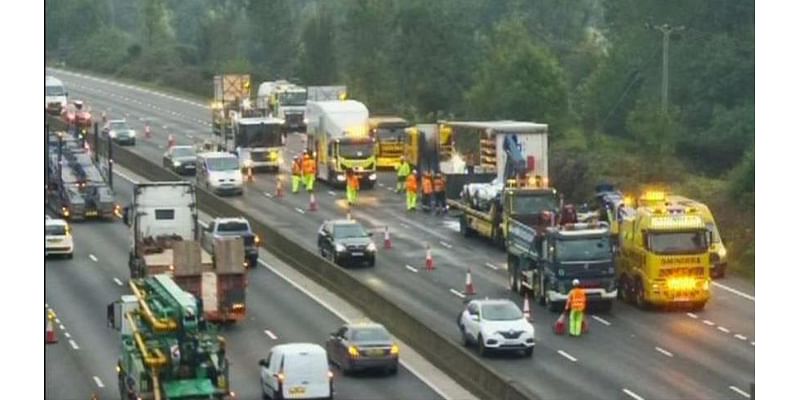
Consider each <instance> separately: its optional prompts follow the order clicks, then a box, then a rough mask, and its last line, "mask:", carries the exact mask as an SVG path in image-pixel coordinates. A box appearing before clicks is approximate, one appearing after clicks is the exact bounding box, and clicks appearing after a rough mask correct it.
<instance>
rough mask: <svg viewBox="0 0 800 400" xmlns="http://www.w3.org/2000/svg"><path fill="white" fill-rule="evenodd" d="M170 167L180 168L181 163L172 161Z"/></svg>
mask: <svg viewBox="0 0 800 400" xmlns="http://www.w3.org/2000/svg"><path fill="white" fill-rule="evenodd" d="M172 166H173V167H176V168H177V167H180V166H181V162H180V161H173V162H172Z"/></svg>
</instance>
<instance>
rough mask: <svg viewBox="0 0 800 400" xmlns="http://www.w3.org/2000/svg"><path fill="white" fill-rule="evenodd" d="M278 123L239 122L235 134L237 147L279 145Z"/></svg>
mask: <svg viewBox="0 0 800 400" xmlns="http://www.w3.org/2000/svg"><path fill="white" fill-rule="evenodd" d="M281 139H282V138H281V126H280V125H279V124H240V125H239V132H238V133H237V135H236V146H239V147H251V148H252V147H276V146H280V145H281Z"/></svg>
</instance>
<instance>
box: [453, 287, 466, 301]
mask: <svg viewBox="0 0 800 400" xmlns="http://www.w3.org/2000/svg"><path fill="white" fill-rule="evenodd" d="M450 293H452V294H454V295H456V296H458V297H460V298H462V299H463V298H465V297H467V296H464V293H461V292H459V291H458V290H455V289H452V288H451V289H450Z"/></svg>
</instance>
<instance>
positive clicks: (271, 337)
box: [264, 329, 278, 340]
mask: <svg viewBox="0 0 800 400" xmlns="http://www.w3.org/2000/svg"><path fill="white" fill-rule="evenodd" d="M264 334H265V335H267V336H269V338H270V339H272V340H278V337H277V336H275V334H274V333H272V331H271V330H269V329H264Z"/></svg>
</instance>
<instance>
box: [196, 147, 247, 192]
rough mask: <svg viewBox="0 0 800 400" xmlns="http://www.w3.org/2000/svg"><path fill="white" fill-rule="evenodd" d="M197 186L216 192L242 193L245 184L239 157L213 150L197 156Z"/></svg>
mask: <svg viewBox="0 0 800 400" xmlns="http://www.w3.org/2000/svg"><path fill="white" fill-rule="evenodd" d="M195 174H196V177H197V186H198V187H203V188H205V189H206V190H210V191H212V192H214V193H216V194H235V195H242V194H243V193H244V186H243V180H242V170H241V168H240V167H239V159H237V158H236V156H235V155H233V154H231V153H223V152H212V153H201V154H199V155H198V156H197V167H196V168H195Z"/></svg>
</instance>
